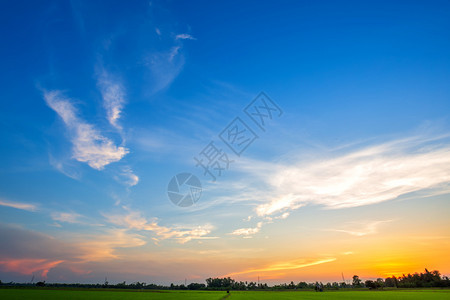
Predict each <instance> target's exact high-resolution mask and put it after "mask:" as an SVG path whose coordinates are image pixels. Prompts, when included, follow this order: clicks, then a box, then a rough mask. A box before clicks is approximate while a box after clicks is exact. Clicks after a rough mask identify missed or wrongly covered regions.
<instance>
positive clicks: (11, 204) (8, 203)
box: [0, 199, 37, 211]
mask: <svg viewBox="0 0 450 300" xmlns="http://www.w3.org/2000/svg"><path fill="white" fill-rule="evenodd" d="M0 205H1V206H7V207H13V208H16V209H22V210H28V211H36V210H37V205H35V204H30V203H23V202H15V201H9V200H4V199H0Z"/></svg>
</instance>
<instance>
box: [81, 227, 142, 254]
mask: <svg viewBox="0 0 450 300" xmlns="http://www.w3.org/2000/svg"><path fill="white" fill-rule="evenodd" d="M74 240H77V239H76V238H74ZM146 243H147V242H146V241H145V240H144V236H142V235H140V234H135V233H130V232H128V231H127V230H126V229H117V228H113V229H107V230H105V231H104V232H103V233H101V234H96V235H92V236H83V237H82V238H80V239H78V240H77V243H76V244H77V246H78V247H79V248H80V256H79V257H80V259H81V260H82V261H84V262H88V261H105V260H111V259H118V258H122V255H121V254H120V253H119V252H118V251H117V249H118V248H133V247H140V246H144V245H145V244H146Z"/></svg>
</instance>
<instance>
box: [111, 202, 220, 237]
mask: <svg viewBox="0 0 450 300" xmlns="http://www.w3.org/2000/svg"><path fill="white" fill-rule="evenodd" d="M103 216H104V217H105V218H106V219H107V220H108V222H110V223H112V224H115V225H118V226H122V227H125V228H127V229H136V230H141V231H151V232H153V233H155V235H156V239H157V240H158V241H159V240H166V239H174V240H176V241H178V242H179V243H181V244H184V243H186V242H189V241H191V240H200V239H215V238H216V237H212V236H207V235H208V234H209V233H211V230H212V226H211V225H203V226H197V227H193V228H170V227H165V226H161V225H159V224H158V220H157V219H154V220H151V221H149V220H147V219H146V218H145V217H143V216H142V215H141V213H140V212H137V211H131V210H129V209H127V213H126V214H115V215H114V214H103Z"/></svg>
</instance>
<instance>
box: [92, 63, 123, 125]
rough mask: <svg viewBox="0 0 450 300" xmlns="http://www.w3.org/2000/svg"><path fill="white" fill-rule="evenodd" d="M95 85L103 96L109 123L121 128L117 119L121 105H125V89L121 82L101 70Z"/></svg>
mask: <svg viewBox="0 0 450 300" xmlns="http://www.w3.org/2000/svg"><path fill="white" fill-rule="evenodd" d="M97 85H98V87H99V89H100V92H101V94H102V98H103V107H104V108H105V110H106V116H107V118H108V121H109V123H110V124H111V125H112V126H114V127H115V128H117V129H118V130H120V131H121V130H122V127H121V126H120V125H119V123H118V120H119V118H120V117H121V113H122V110H123V107H124V105H125V102H126V101H125V90H124V88H123V86H122V84H121V83H120V82H119V81H118V80H115V79H113V78H112V76H111V74H109V73H108V72H106V71H105V70H102V71H101V73H100V75H99V76H98V79H97Z"/></svg>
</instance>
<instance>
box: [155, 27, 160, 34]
mask: <svg viewBox="0 0 450 300" xmlns="http://www.w3.org/2000/svg"><path fill="white" fill-rule="evenodd" d="M155 32H156V34H157V35H161V30H159V28H158V27H156V28H155Z"/></svg>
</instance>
